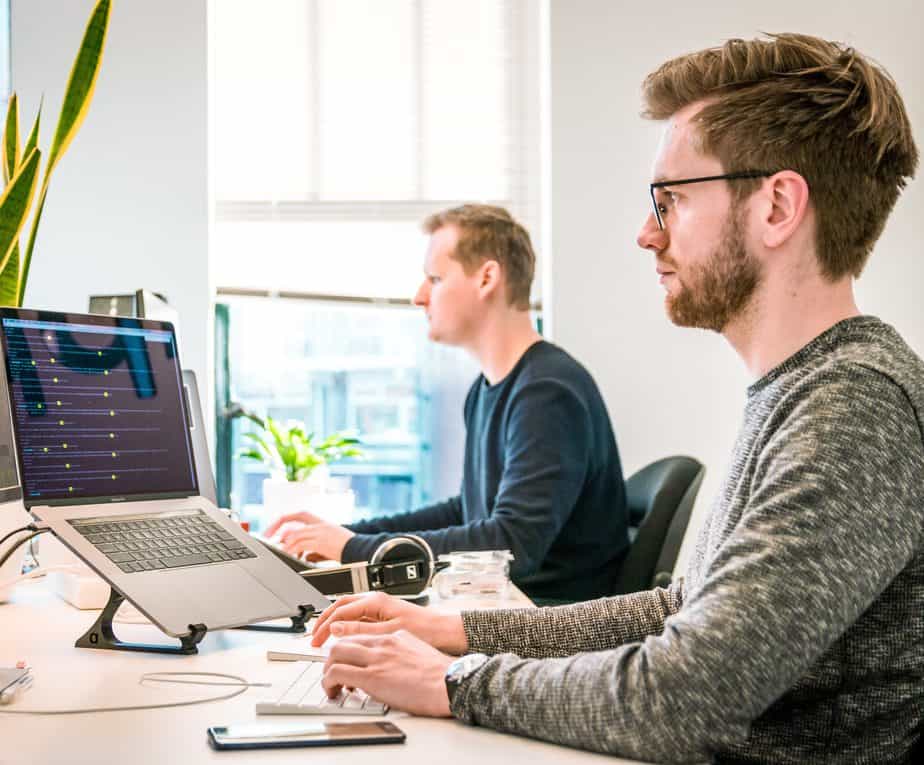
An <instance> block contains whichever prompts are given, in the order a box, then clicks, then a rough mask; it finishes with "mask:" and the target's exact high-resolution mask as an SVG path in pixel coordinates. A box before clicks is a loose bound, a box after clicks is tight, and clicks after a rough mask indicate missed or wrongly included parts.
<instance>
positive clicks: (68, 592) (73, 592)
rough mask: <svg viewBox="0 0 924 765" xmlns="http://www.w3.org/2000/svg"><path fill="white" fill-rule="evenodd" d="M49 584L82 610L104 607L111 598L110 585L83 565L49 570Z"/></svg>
mask: <svg viewBox="0 0 924 765" xmlns="http://www.w3.org/2000/svg"><path fill="white" fill-rule="evenodd" d="M48 586H49V587H50V588H51V589H52V591H53V592H54V593H55V594H56V595H58V596H60V597H61V598H62V599H64V600H66V601H67V602H68V603H70V604H71V605H72V606H74V608H79V609H81V610H85V609H99V608H103V607H104V606H105V605H106V602H107V601H108V600H109V585H108V584H107V583H106V582H104V581H103V580H102V579H100V578H99V577H98V576H97V575H96V574H94V573H93V572H92V571H91V570H90V569H89V568H87V567H86V566H82V565H81V566H70V567H68V568H66V569H63V570H57V571H49V572H48Z"/></svg>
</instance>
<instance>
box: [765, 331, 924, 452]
mask: <svg viewBox="0 0 924 765" xmlns="http://www.w3.org/2000/svg"><path fill="white" fill-rule="evenodd" d="M877 325H878V326H877ZM778 382H779V384H780V388H779V392H778V395H774V394H773V393H771V399H776V401H775V402H774V404H773V406H772V408H773V409H775V410H776V412H777V415H778V416H779V417H782V419H784V420H789V419H790V417H792V416H793V414H797V415H798V414H803V415H809V416H811V417H813V418H815V417H822V418H824V419H826V420H837V419H840V420H842V422H843V424H844V425H845V426H849V427H858V426H862V425H863V423H866V424H868V425H873V424H874V423H875V422H877V421H878V422H880V423H883V422H884V421H885V420H887V419H891V418H896V420H904V421H911V422H915V423H916V426H917V427H916V429H917V431H918V433H919V434H920V438H921V439H922V440H924V362H922V360H921V358H920V357H919V356H918V355H917V354H916V353H915V352H914V351H913V350H911V348H910V347H909V346H908V345H907V344H906V343H905V342H904V340H903V339H902V338H901V336H900V335H899V334H898V333H897V332H896V331H895V330H894V329H892V328H891V327H889V326H888V325H885V324H882V323H881V322H877V323H876V324H868V325H866V326H865V327H861V328H860V331H857V332H853V333H852V334H851V335H850V336H849V337H845V338H843V340H842V341H841V342H838V343H837V344H836V345H833V346H831V347H830V348H829V349H827V351H826V352H823V353H818V354H815V355H813V356H812V357H811V358H810V359H809V360H807V361H806V363H804V364H802V365H800V366H799V367H798V368H796V369H794V370H793V371H792V372H791V373H790V374H787V375H785V376H783V378H781V379H780V380H779V381H778Z"/></svg>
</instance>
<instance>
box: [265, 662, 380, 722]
mask: <svg viewBox="0 0 924 765" xmlns="http://www.w3.org/2000/svg"><path fill="white" fill-rule="evenodd" d="M323 674H324V664H322V663H321V662H317V661H311V662H305V665H304V669H299V671H298V674H297V675H296V676H295V679H294V680H293V681H292V683H291V684H290V685H289V686H288V687H287V688H286V689H285V690H284V691H283V693H282V695H281V696H280V697H279V698H278V699H276V700H275V701H261V702H258V703H257V714H258V715H383V714H385V713H386V712H387V711H388V707H387V706H386V705H385V704H383V703H382V702H381V701H376V700H375V699H373V698H372V697H371V696H369V695H368V694H366V693H365V692H363V691H361V690H359V689H358V688H356V689H355V690H352V691H346V690H342V691H341V692H340V695H339V696H338V697H337V698H335V699H329V698H327V692H326V691H325V690H324V687H323V686H322V685H321V677H322V676H323Z"/></svg>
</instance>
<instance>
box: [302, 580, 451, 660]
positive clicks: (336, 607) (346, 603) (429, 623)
mask: <svg viewBox="0 0 924 765" xmlns="http://www.w3.org/2000/svg"><path fill="white" fill-rule="evenodd" d="M398 630H407V631H408V632H410V633H411V634H412V635H416V636H417V637H418V638H420V639H421V640H423V641H425V642H427V643H429V644H430V645H432V646H434V647H435V648H438V649H439V650H441V651H445V652H446V653H450V654H456V655H459V654H463V653H465V651H466V650H467V649H468V640H467V639H466V637H465V630H464V629H463V628H462V617H461V616H460V615H459V614H444V613H440V612H439V611H437V610H435V609H433V608H421V607H420V606H415V605H413V604H412V603H408V602H406V601H404V600H401V599H400V598H393V597H391V596H390V595H386V594H385V593H383V592H376V593H367V594H362V595H347V596H346V597H343V598H339V599H338V600H337V602H336V603H334V604H333V605H332V606H330V607H329V608H327V609H326V610H325V611H324V613H323V614H321V615H320V616H319V617H318V621H317V622H316V623H315V625H314V632H313V633H312V636H311V644H312V645H315V646H320V645H323V644H324V642H325V641H326V640H327V638H328V637H330V636H331V635H333V636H334V637H337V638H342V637H349V636H352V635H385V634H388V633H392V632H397V631H398Z"/></svg>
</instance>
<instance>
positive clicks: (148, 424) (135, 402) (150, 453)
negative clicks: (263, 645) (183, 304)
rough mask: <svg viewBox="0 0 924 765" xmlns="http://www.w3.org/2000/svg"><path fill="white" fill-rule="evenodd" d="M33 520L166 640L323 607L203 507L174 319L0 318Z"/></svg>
mask: <svg viewBox="0 0 924 765" xmlns="http://www.w3.org/2000/svg"><path fill="white" fill-rule="evenodd" d="M0 342H2V347H3V358H4V364H3V370H2V371H3V372H4V373H5V375H6V382H7V385H6V388H7V396H6V398H7V401H6V402H4V403H6V404H7V405H8V406H9V408H10V411H11V413H12V424H13V431H14V435H15V443H16V456H17V464H18V468H19V476H20V484H21V486H22V494H23V501H24V503H25V505H26V509H27V510H29V512H30V513H32V515H33V516H34V517H35V518H37V519H38V520H40V521H43V522H45V523H47V524H48V525H49V526H50V527H51V529H52V531H53V532H54V533H55V535H56V536H57V537H58V538H59V539H60V540H61V541H62V542H63V543H64V544H65V545H66V546H67V547H69V548H70V549H71V550H72V551H73V552H74V553H75V554H76V555H78V556H79V557H80V558H81V559H83V560H84V561H85V562H86V563H87V564H88V565H89V566H90V567H91V568H93V569H94V570H95V571H96V572H97V573H98V574H99V575H100V576H101V577H103V578H104V579H105V580H106V581H108V582H109V583H110V585H112V587H113V588H115V589H116V590H117V591H119V592H120V593H122V594H123V595H124V596H125V597H126V598H127V599H128V600H130V601H131V602H132V603H133V604H134V605H135V606H136V607H137V608H138V609H139V610H140V611H141V612H142V613H144V615H145V616H147V617H148V618H149V619H150V620H151V621H152V622H153V623H154V624H156V625H157V626H158V627H160V628H161V629H162V630H163V631H164V632H165V633H167V634H168V635H172V636H175V637H181V636H185V635H188V634H189V633H190V625H194V624H204V625H205V627H206V628H207V629H209V630H215V629H222V628H225V627H232V626H239V625H244V624H251V623H254V622H258V621H264V620H268V619H275V618H280V617H287V616H295V615H298V614H299V611H300V610H301V609H300V607H308V608H314V609H315V610H321V609H323V608H325V607H326V606H327V605H328V604H329V601H328V600H327V599H326V598H325V597H324V596H323V595H321V594H320V593H319V592H318V591H317V590H316V589H315V588H314V587H312V586H311V585H309V584H308V583H307V582H305V580H304V579H302V578H301V577H299V576H298V575H297V574H296V573H295V572H294V571H292V570H291V569H290V568H289V567H287V566H286V565H285V564H283V563H282V562H280V561H279V560H278V559H277V558H276V557H275V556H274V555H273V554H272V553H270V552H269V551H268V550H267V549H266V548H265V547H264V546H263V545H261V544H259V543H258V542H256V541H255V540H253V539H252V538H251V537H250V536H249V535H247V534H245V533H244V532H243V531H242V530H241V529H240V527H238V526H237V525H236V524H235V523H233V522H232V521H231V520H230V519H229V518H228V517H227V516H226V515H225V514H224V513H222V512H221V511H220V510H218V509H217V508H216V507H215V504H214V502H212V501H210V500H209V499H206V498H205V497H203V496H201V495H200V493H199V487H198V481H197V477H196V464H195V458H194V455H193V449H192V443H191V438H190V430H189V428H188V427H187V423H188V422H189V413H188V411H187V404H186V398H185V396H184V395H183V383H182V376H181V371H180V363H179V357H178V354H177V346H176V338H175V334H174V331H173V326H172V325H171V324H170V323H169V322H161V321H154V320H149V319H133V318H122V317H109V316H94V315H87V314H65V313H56V312H50V311H33V310H26V309H16V308H0Z"/></svg>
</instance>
